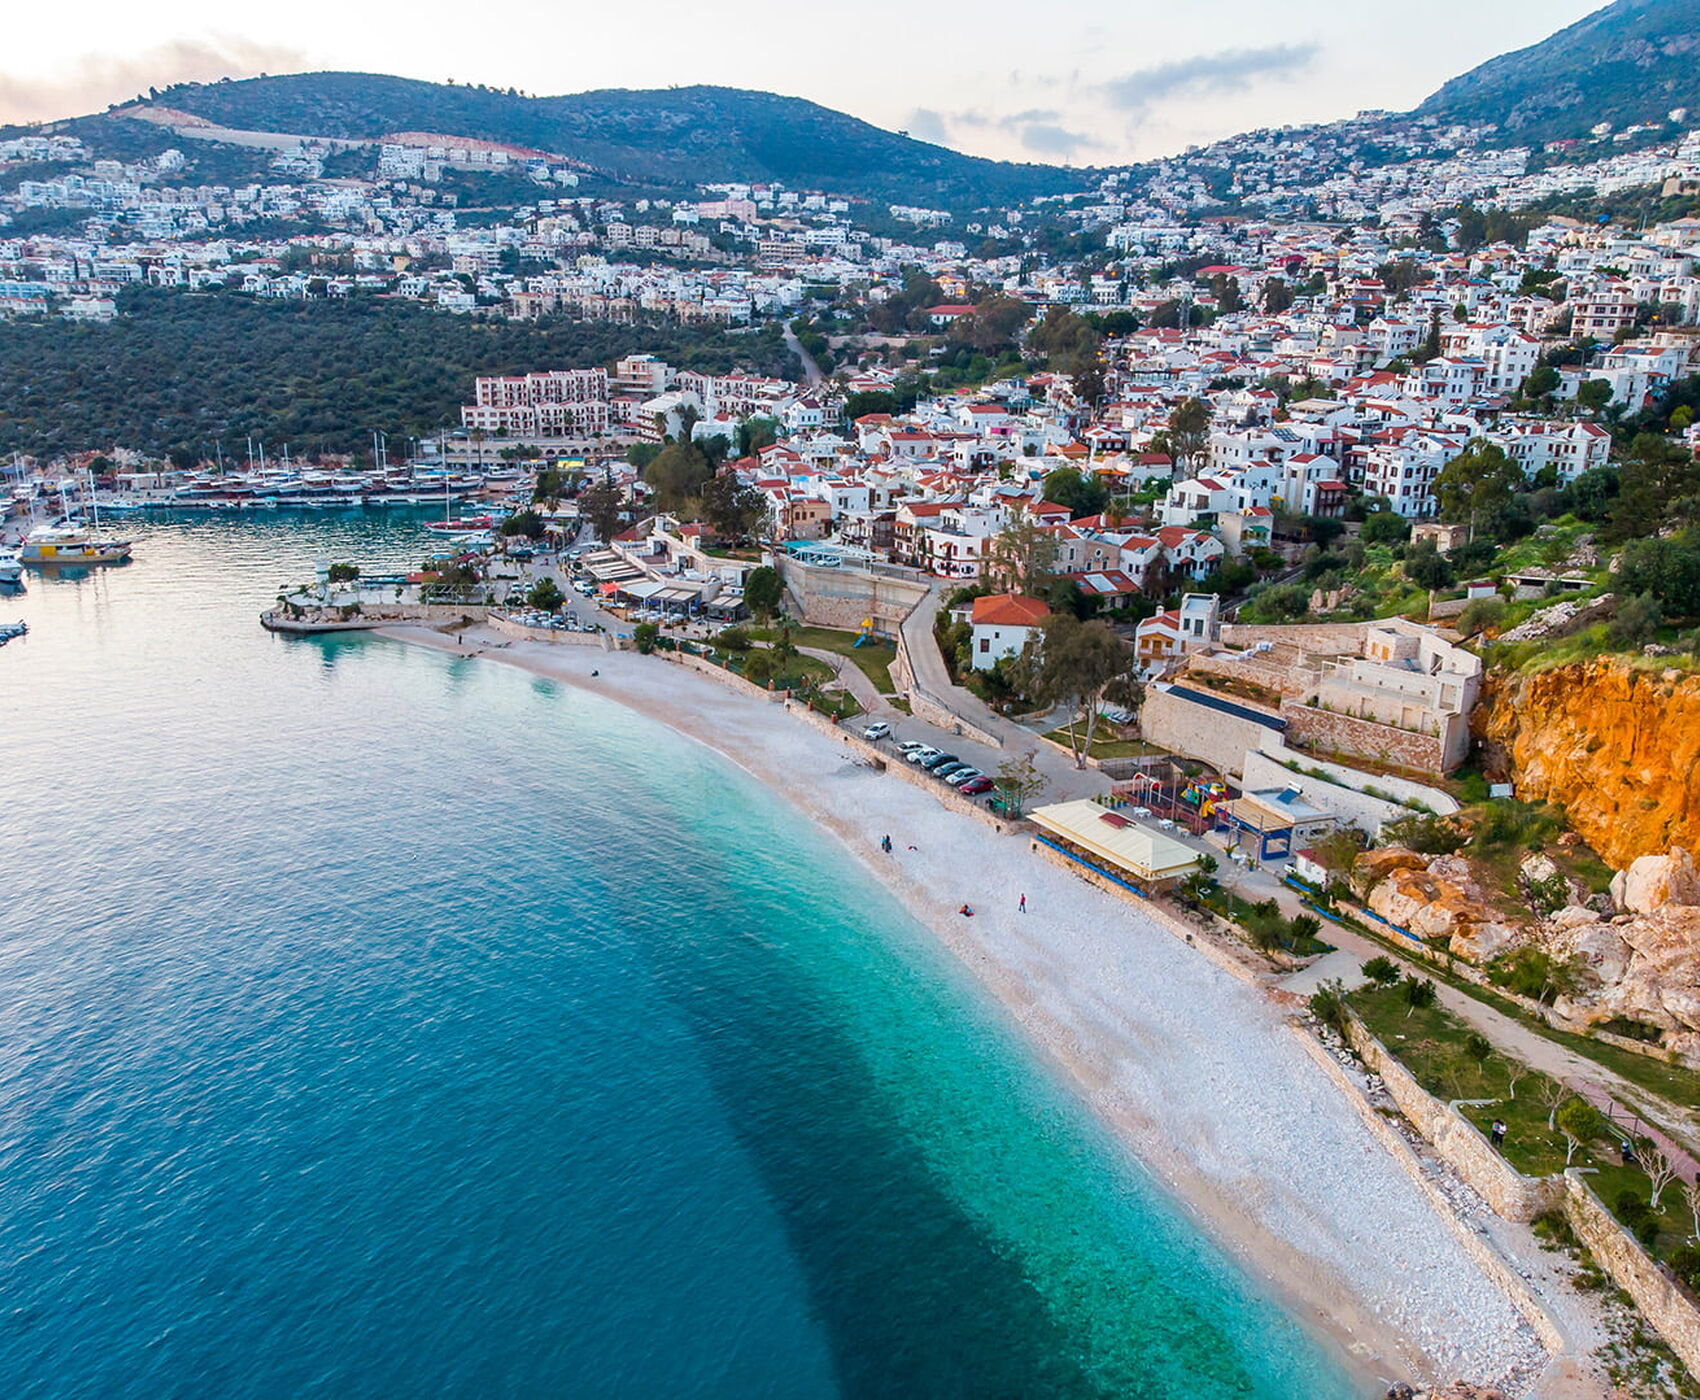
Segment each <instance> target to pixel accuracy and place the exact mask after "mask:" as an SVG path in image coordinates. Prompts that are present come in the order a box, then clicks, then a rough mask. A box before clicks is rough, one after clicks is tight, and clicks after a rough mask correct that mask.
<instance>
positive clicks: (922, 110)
mask: <svg viewBox="0 0 1700 1400" xmlns="http://www.w3.org/2000/svg"><path fill="white" fill-rule="evenodd" d="M1061 117H1062V113H1061V112H1059V111H1057V110H1056V109H1055V108H1054V107H1029V108H1028V109H1027V110H1025V111H1021V112H1009V113H1005V114H996V113H992V112H984V111H980V110H979V109H977V108H968V109H965V110H963V111H959V112H940V111H937V110H936V109H934V108H931V107H917V108H916V109H915V110H914V111H913V112H912V113H910V115H909V125H908V127H907V130H908V132H909V134H910V135H911V136H913V137H915V138H916V139H917V140H920V141H931V142H932V143H933V144H934V145H935V146H954V145H956V143H955V142H953V141H952V139H951V137H952V134H953V133H954V132H960V131H963V130H968V131H995V132H999V133H1002V134H1003V135H1006V136H1011V137H1014V138H1015V140H1016V141H1018V142H1019V143H1020V144H1021V148H1022V149H1023V150H1024V151H1028V152H1031V153H1032V154H1034V155H1038V156H1044V157H1047V158H1050V159H1056V158H1059V157H1061V158H1067V157H1070V156H1073V155H1076V154H1077V153H1079V152H1081V151H1085V150H1093V149H1098V148H1100V147H1101V146H1102V144H1103V143H1102V142H1100V141H1098V140H1096V139H1095V138H1093V137H1091V136H1088V135H1086V134H1085V133H1084V132H1079V131H1070V130H1068V129H1067V128H1066V127H1063V126H1061V125H1059V124H1058V122H1059V119H1060V118H1061Z"/></svg>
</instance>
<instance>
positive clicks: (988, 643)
mask: <svg viewBox="0 0 1700 1400" xmlns="http://www.w3.org/2000/svg"><path fill="white" fill-rule="evenodd" d="M991 649H992V639H991V638H990V637H982V638H980V654H981V655H982V656H984V655H985V654H986V653H987V652H989V651H990V650H991Z"/></svg>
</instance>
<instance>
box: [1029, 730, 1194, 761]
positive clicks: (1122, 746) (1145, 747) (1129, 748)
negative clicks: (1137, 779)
mask: <svg viewBox="0 0 1700 1400" xmlns="http://www.w3.org/2000/svg"><path fill="white" fill-rule="evenodd" d="M1103 728H1104V727H1103V726H1099V733H1098V734H1097V735H1094V736H1093V739H1092V749H1091V753H1090V757H1092V758H1145V757H1148V756H1151V755H1155V754H1160V753H1164V752H1166V750H1164V749H1160V748H1158V747H1157V746H1156V745H1155V744H1148V743H1146V742H1145V740H1143V739H1105V738H1103V737H1102V733H1103ZM1073 730H1074V726H1073V725H1072V724H1065V725H1064V726H1063V727H1062V728H1061V729H1053V730H1052V731H1051V732H1050V733H1049V734H1047V735H1045V737H1046V738H1047V739H1049V740H1050V741H1051V742H1052V743H1053V744H1061V745H1062V746H1063V747H1064V748H1065V749H1067V748H1072V747H1073V744H1074V741H1073V739H1072V738H1071V737H1070V735H1071V733H1072V732H1073Z"/></svg>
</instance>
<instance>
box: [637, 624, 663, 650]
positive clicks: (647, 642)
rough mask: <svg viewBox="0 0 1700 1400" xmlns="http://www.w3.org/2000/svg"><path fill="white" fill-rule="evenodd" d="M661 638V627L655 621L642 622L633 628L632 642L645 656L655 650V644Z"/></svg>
mask: <svg viewBox="0 0 1700 1400" xmlns="http://www.w3.org/2000/svg"><path fill="white" fill-rule="evenodd" d="M660 639H661V628H660V627H658V626H657V625H656V624H655V623H653V622H640V623H638V625H637V626H636V627H634V628H632V643H633V645H635V646H636V647H637V649H638V650H639V651H640V652H642V653H643V654H644V655H645V656H648V655H649V654H650V653H651V652H652V651H654V650H655V644H656V642H658V641H659V640H660Z"/></svg>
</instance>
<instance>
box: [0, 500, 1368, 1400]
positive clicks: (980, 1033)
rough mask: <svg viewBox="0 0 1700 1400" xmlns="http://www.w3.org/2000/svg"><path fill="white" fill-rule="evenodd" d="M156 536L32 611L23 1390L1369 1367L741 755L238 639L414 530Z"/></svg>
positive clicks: (956, 1390) (656, 730)
mask: <svg viewBox="0 0 1700 1400" xmlns="http://www.w3.org/2000/svg"><path fill="white" fill-rule="evenodd" d="M139 534H140V537H141V543H140V545H139V547H138V551H137V562H136V563H134V564H132V565H131V566H129V567H127V568H124V569H120V570H110V571H107V572H103V573H94V574H90V575H88V576H85V577H83V578H80V579H78V578H64V579H34V580H32V581H31V582H30V585H29V588H28V591H27V592H26V593H25V594H24V595H23V596H21V597H17V598H9V599H4V600H0V617H3V618H8V619H9V618H10V617H11V616H12V615H14V614H17V615H21V616H24V617H25V618H27V619H28V620H29V622H30V623H31V626H32V629H33V630H32V633H31V635H30V636H29V637H28V638H27V639H26V640H25V641H23V642H18V643H14V644H13V645H12V646H11V647H9V648H7V649H6V650H5V651H4V652H0V765H3V767H0V793H3V797H4V805H3V806H0V878H3V879H4V883H5V897H4V903H3V905H0V1270H3V1274H0V1277H3V1279H4V1298H3V1300H0V1392H3V1393H4V1394H5V1395H7V1396H10V1397H14V1398H15V1400H23V1398H24V1397H53V1400H61V1398H62V1397H85V1396H86V1397H95V1396H99V1397H150V1398H151V1397H164V1396H212V1395H216V1396H220V1397H264V1398H265V1400H272V1398H273V1397H278V1398H279V1400H281V1398H282V1397H301V1396H334V1397H339V1400H340V1398H341V1397H393V1396H453V1397H461V1396H465V1397H474V1396H476V1397H491V1396H527V1397H529V1396H553V1395H560V1396H575V1397H576V1396H622V1397H623V1396H642V1397H649V1396H739V1397H744V1396H775V1397H781V1396H783V1397H790V1396H798V1397H830V1396H947V1397H948V1396H964V1397H981V1396H985V1397H1017V1396H1065V1397H1066V1396H1149V1397H1182V1396H1185V1397H1192V1398H1193V1400H1217V1398H1218V1397H1238V1396H1257V1397H1301V1396H1302V1397H1306V1400H1312V1398H1314V1397H1321V1398H1322V1400H1331V1397H1344V1396H1346V1395H1348V1394H1350V1393H1351V1389H1350V1387H1349V1385H1348V1384H1347V1382H1346V1380H1345V1379H1344V1377H1343V1376H1342V1375H1341V1373H1340V1372H1339V1371H1338V1370H1337V1369H1336V1368H1335V1366H1334V1364H1333V1363H1332V1361H1331V1360H1330V1359H1329V1358H1328V1357H1327V1356H1325V1355H1324V1354H1323V1352H1322V1351H1321V1350H1320V1348H1319V1347H1318V1346H1317V1344H1316V1343H1314V1342H1313V1341H1312V1340H1311V1339H1310V1338H1309V1337H1307V1336H1306V1335H1304V1334H1303V1333H1301V1332H1300V1331H1299V1329H1298V1328H1297V1327H1296V1326H1294V1324H1293V1323H1292V1322H1291V1320H1290V1319H1288V1318H1287V1317H1286V1316H1285V1315H1284V1314H1283V1313H1282V1312H1281V1311H1280V1309H1279V1308H1278V1307H1277V1306H1275V1305H1274V1304H1273V1303H1272V1302H1271V1301H1270V1300H1269V1299H1267V1298H1266V1297H1264V1296H1262V1295H1261V1294H1260V1293H1259V1292H1258V1291H1257V1290H1256V1289H1255V1288H1253V1287H1252V1286H1251V1285H1250V1284H1249V1283H1248V1281H1247V1280H1246V1279H1245V1278H1244V1277H1243V1276H1242V1275H1241V1274H1240V1273H1239V1272H1238V1271H1237V1270H1236V1269H1235V1268H1234V1267H1233V1266H1232V1265H1230V1264H1229V1263H1228V1262H1227V1261H1226V1260H1225V1259H1224V1258H1223V1257H1222V1256H1221V1255H1220V1254H1219V1253H1218V1252H1217V1251H1216V1250H1215V1249H1214V1248H1213V1247H1212V1246H1211V1245H1210V1244H1208V1243H1207V1242H1206V1241H1205V1240H1204V1239H1203V1238H1202V1237H1201V1236H1200V1235H1199V1233H1198V1232H1197V1231H1196V1229H1195V1228H1194V1227H1193V1226H1192V1225H1191V1224H1190V1223H1189V1222H1188V1220H1187V1219H1186V1217H1185V1216H1184V1214H1183V1213H1181V1212H1180V1211H1178V1210H1177V1209H1176V1208H1174V1207H1173V1205H1172V1204H1171V1203H1169V1202H1168V1201H1167V1200H1166V1199H1165V1198H1164V1197H1163V1196H1162V1195H1161V1193H1159V1192H1158V1191H1157V1190H1156V1189H1155V1188H1154V1187H1153V1185H1152V1184H1151V1183H1150V1182H1149V1181H1148V1180H1147V1179H1146V1178H1145V1177H1144V1175H1143V1174H1142V1173H1141V1171H1140V1170H1139V1169H1138V1167H1137V1166H1136V1165H1135V1164H1133V1163H1132V1162H1130V1161H1129V1160H1128V1159H1127V1158H1126V1157H1125V1156H1124V1155H1123V1154H1122V1153H1121V1151H1120V1150H1119V1148H1118V1147H1117V1145H1116V1144H1114V1143H1113V1142H1111V1141H1109V1140H1107V1139H1106V1137H1105V1136H1104V1135H1103V1134H1102V1133H1101V1132H1100V1130H1099V1129H1098V1127H1097V1125H1096V1124H1095V1123H1094V1122H1093V1121H1092V1120H1091V1119H1090V1118H1089V1117H1088V1116H1087V1115H1086V1114H1085V1113H1084V1112H1083V1111H1082V1110H1081V1109H1080V1108H1079V1106H1078V1105H1077V1104H1076V1103H1075V1102H1074V1100H1073V1099H1072V1098H1071V1097H1070V1096H1069V1095H1068V1094H1067V1093H1066V1092H1064V1091H1063V1090H1062V1089H1061V1088H1060V1086H1059V1085H1058V1084H1057V1083H1056V1082H1054V1080H1053V1078H1052V1077H1051V1075H1050V1073H1049V1072H1048V1070H1046V1069H1045V1068H1044V1067H1043V1066H1042V1065H1040V1064H1038V1063H1037V1062H1036V1061H1035V1060H1034V1058H1033V1055H1032V1053H1031V1051H1030V1050H1029V1048H1028V1047H1027V1046H1026V1045H1025V1044H1023V1042H1022V1041H1021V1039H1020V1037H1019V1035H1018V1033H1017V1032H1016V1030H1015V1029H1014V1028H1013V1027H1012V1026H1011V1025H1010V1024H1009V1022H1008V1020H1007V1018H1006V1017H1005V1015H1004V1013H1003V1012H1002V1010H1001V1009H1000V1008H998V1007H997V1006H996V1005H994V1004H990V1003H989V1002H988V1000H987V998H986V997H985V995H984V994H983V993H982V992H981V991H980V989H979V988H978V987H977V986H976V985H974V984H973V983H972V982H971V981H970V979H969V978H968V977H967V976H966V974H965V973H964V972H963V971H962V969H961V968H960V967H959V966H958V965H957V964H956V963H955V962H954V961H953V960H952V959H951V958H950V957H949V956H948V955H947V954H945V953H944V952H942V951H941V950H940V949H939V948H938V947H937V946H936V945H935V943H934V941H933V940H932V938H931V936H930V935H929V934H928V933H927V932H926V931H925V930H923V929H921V928H920V927H918V926H917V925H916V924H915V923H914V922H913V921H912V920H910V919H909V918H908V917H907V915H906V914H905V913H904V912H903V911H902V910H901V909H900V908H899V907H898V906H897V905H896V904H895V903H894V902H893V901H892V900H891V899H890V898H889V897H887V895H886V894H885V893H884V891H883V890H882V889H881V888H880V887H879V886H878V885H876V884H875V883H873V882H872V881H871V879H870V878H868V877H867V876H866V875H865V874H864V873H863V872H862V871H861V870H860V869H859V867H856V866H855V865H854V864H853V863H851V862H850V861H849V859H848V858H847V857H846V855H845V853H844V852H843V851H842V850H841V849H840V848H839V847H837V846H836V845H835V844H833V843H832V842H831V841H830V840H829V839H827V838H826V837H824V836H823V835H821V834H820V833H818V832H817V831H816V830H814V829H813V828H811V827H808V826H806V825H805V824H803V823H802V822H801V821H800V820H799V818H798V817H797V815H796V814H795V813H794V812H793V811H792V810H791V809H789V808H787V807H785V806H784V805H783V804H780V803H778V802H777V801H776V800H775V799H774V798H773V797H771V796H770V795H769V794H767V793H766V792H765V791H764V790H762V789H761V788H759V787H757V786H755V785H754V784H753V783H752V782H751V780H749V779H748V778H747V777H745V775H743V774H742V773H741V772H740V771H739V770H737V769H735V768H734V767H732V766H731V765H730V764H727V763H725V762H724V761H722V760H721V759H719V758H718V757H717V756H715V755H712V754H710V753H708V752H706V751H704V750H702V749H701V748H700V747H698V746H696V745H694V744H692V743H690V742H689V741H687V740H684V739H682V738H679V737H678V736H675V735H673V734H672V733H670V732H669V731H667V730H665V729H663V728H661V727H659V726H657V725H655V724H654V723H652V722H651V721H648V720H646V719H643V718H641V717H638V716H635V715H632V714H631V713H629V712H627V711H625V710H622V709H620V708H618V707H616V706H613V705H611V704H609V703H607V702H604V701H600V700H596V699H593V698H591V697H586V696H583V695H581V694H576V693H573V692H571V691H569V690H564V689H560V688H558V687H556V686H553V685H551V684H547V683H544V682H540V681H536V680H533V679H531V678H529V677H526V676H524V675H522V674H520V673H518V672H515V671H512V670H509V669H505V668H501V667H496V666H492V665H489V664H487V663H483V662H478V661H473V660H470V659H454V658H445V657H442V656H439V655H436V654H432V653H427V652H421V651H414V650H410V649H408V648H405V647H402V646H399V645H395V644H392V643H388V642H384V641H382V640H379V639H370V638H366V639H362V638H343V639H337V640H333V641H325V642H300V641H289V640H284V639H279V638H273V637H270V636H268V635H267V634H265V633H263V632H261V631H260V629H259V628H258V627H257V625H256V624H255V622H254V617H255V614H256V613H257V612H258V610H259V609H260V608H261V607H263V606H264V605H265V604H266V603H267V601H268V600H269V599H270V598H271V597H272V596H273V595H274V594H275V592H276V591H277V588H278V587H279V586H280V585H282V584H285V583H288V582H293V581H298V580H300V579H302V578H305V577H306V576H308V575H309V574H310V571H311V567H312V564H313V561H314V560H316V559H332V558H351V559H358V560H360V561H361V562H363V563H367V564H368V565H389V566H394V565H398V564H409V563H412V562H414V561H415V560H416V559H417V558H418V557H419V556H420V555H421V554H422V553H423V552H424V551H425V549H426V548H427V544H426V539H425V537H424V536H423V535H422V534H421V533H420V532H419V529H418V525H417V523H416V522H415V523H408V522H406V521H404V520H399V519H396V518H393V517H392V518H387V519H386V518H385V517H382V516H379V515H376V514H374V515H371V516H363V515H358V514H355V515H351V516H349V517H346V518H337V519H316V520H307V519H287V518H286V519H280V520H273V521H268V522H266V523H264V524H258V523H248V522H235V521H227V520H209V521H200V522H195V521H179V522H165V523H156V524H150V525H147V526H143V527H140V529H139Z"/></svg>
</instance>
